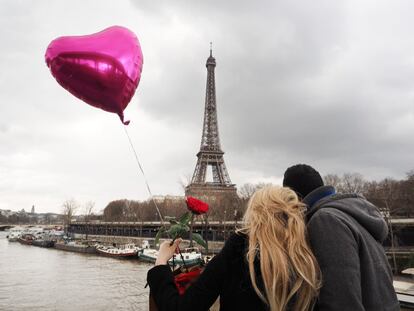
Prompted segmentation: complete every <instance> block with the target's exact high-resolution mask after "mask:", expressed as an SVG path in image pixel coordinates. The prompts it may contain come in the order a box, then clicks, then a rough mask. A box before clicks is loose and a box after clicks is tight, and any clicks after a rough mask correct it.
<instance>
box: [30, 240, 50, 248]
mask: <svg viewBox="0 0 414 311" xmlns="http://www.w3.org/2000/svg"><path fill="white" fill-rule="evenodd" d="M32 245H33V246H38V247H45V248H50V247H53V246H55V241H52V240H47V239H42V238H40V239H35V240H33V241H32Z"/></svg>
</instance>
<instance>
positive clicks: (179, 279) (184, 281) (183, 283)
mask: <svg viewBox="0 0 414 311" xmlns="http://www.w3.org/2000/svg"><path fill="white" fill-rule="evenodd" d="M200 273H201V268H200V267H197V268H195V269H193V270H192V271H190V272H186V273H180V274H179V275H176V276H175V277H174V283H175V286H176V287H177V289H178V293H179V294H180V295H184V293H185V291H186V290H187V288H188V287H189V286H190V285H191V283H193V282H194V281H195V280H196V279H197V278H198V277H199V276H200Z"/></svg>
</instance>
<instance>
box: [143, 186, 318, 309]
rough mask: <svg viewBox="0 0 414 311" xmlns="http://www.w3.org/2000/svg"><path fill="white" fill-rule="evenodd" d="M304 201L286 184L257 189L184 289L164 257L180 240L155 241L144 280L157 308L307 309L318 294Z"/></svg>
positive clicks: (169, 256) (166, 256)
mask: <svg viewBox="0 0 414 311" xmlns="http://www.w3.org/2000/svg"><path fill="white" fill-rule="evenodd" d="M304 211H305V209H304V205H303V204H302V203H300V202H299V200H298V197H297V196H296V194H295V192H294V191H292V190H290V189H289V188H283V187H277V186H270V187H266V188H263V189H261V190H259V191H257V192H256V193H255V194H254V195H253V197H252V198H251V199H250V201H249V204H248V207H247V210H246V213H245V215H244V227H243V228H242V229H240V230H238V231H237V232H236V233H235V234H233V235H232V236H231V237H230V238H229V239H228V240H227V241H226V244H225V245H224V247H223V249H222V250H221V252H220V253H219V254H218V255H216V256H215V257H214V258H213V259H212V260H211V261H210V262H209V264H208V265H207V266H206V268H205V270H204V272H203V273H202V274H201V275H200V277H199V278H198V280H197V281H196V282H195V283H194V284H192V285H191V286H190V287H189V288H188V289H187V291H186V292H185V294H184V295H182V296H180V295H179V294H178V291H177V289H176V287H175V284H174V280H173V275H172V273H171V271H170V268H169V267H168V265H167V261H168V260H169V259H170V258H171V257H172V256H173V254H174V252H175V249H176V247H177V246H178V244H179V243H180V241H176V242H175V243H174V244H173V245H172V246H170V243H169V242H164V243H163V244H162V245H161V247H160V253H159V257H158V259H157V262H156V266H155V267H154V268H152V269H151V270H150V271H148V283H149V285H150V288H151V293H152V295H153V297H154V299H155V302H156V304H157V306H158V309H159V310H180V311H184V310H192V311H194V310H208V309H209V307H210V306H211V305H212V304H213V303H214V301H215V300H216V299H217V297H218V296H220V310H271V311H282V310H309V309H312V306H313V304H314V302H315V299H316V297H317V294H318V289H319V284H320V279H319V268H318V264H317V262H316V260H315V257H314V256H313V254H312V252H311V250H310V248H309V245H308V243H307V241H306V236H305V223H304Z"/></svg>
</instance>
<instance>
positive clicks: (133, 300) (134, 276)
mask: <svg viewBox="0 0 414 311" xmlns="http://www.w3.org/2000/svg"><path fill="white" fill-rule="evenodd" d="M6 235H7V233H6V232H0V310H1V311H3V310H4V311H9V310H10V311H20V310H30V311H33V310H41V311H43V310H46V311H49V310H54V311H55V310H59V311H60V310H63V311H65V310H68V311H69V310H75V311H83V310H88V311H89V310H148V293H149V290H148V288H146V289H145V288H144V286H145V283H146V275H147V271H148V269H150V268H151V265H148V264H144V263H140V262H138V261H137V260H118V259H113V258H106V257H101V256H97V255H88V254H78V253H71V252H65V251H61V250H57V249H53V248H52V249H46V248H40V247H35V246H28V245H21V244H20V243H16V242H8V241H7V239H6Z"/></svg>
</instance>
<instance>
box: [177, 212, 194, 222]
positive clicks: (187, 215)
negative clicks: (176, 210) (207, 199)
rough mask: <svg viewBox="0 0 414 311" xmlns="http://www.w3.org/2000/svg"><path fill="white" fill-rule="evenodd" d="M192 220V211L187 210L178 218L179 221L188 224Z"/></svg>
mask: <svg viewBox="0 0 414 311" xmlns="http://www.w3.org/2000/svg"><path fill="white" fill-rule="evenodd" d="M190 220H191V212H186V213H184V214H182V215H181V217H180V218H179V219H178V222H179V223H181V224H183V225H187V224H188V223H189V222H190Z"/></svg>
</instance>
